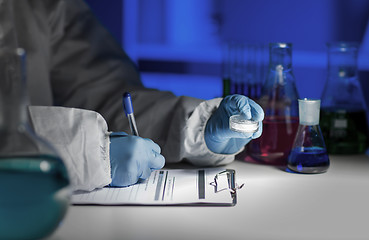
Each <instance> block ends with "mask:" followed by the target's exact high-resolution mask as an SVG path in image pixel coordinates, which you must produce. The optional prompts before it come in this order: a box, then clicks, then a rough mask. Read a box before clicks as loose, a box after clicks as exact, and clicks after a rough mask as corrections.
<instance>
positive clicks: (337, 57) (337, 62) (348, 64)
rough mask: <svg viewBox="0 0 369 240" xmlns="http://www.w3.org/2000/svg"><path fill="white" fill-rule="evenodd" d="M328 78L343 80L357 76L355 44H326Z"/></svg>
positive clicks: (356, 47) (356, 46)
mask: <svg viewBox="0 0 369 240" xmlns="http://www.w3.org/2000/svg"><path fill="white" fill-rule="evenodd" d="M327 47H328V76H329V78H330V79H332V78H333V79H345V78H353V77H355V76H357V74H358V73H357V56H358V48H359V44H357V43H345V42H338V43H328V44H327Z"/></svg>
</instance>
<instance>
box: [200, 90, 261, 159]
mask: <svg viewBox="0 0 369 240" xmlns="http://www.w3.org/2000/svg"><path fill="white" fill-rule="evenodd" d="M237 114H244V115H245V117H246V118H247V119H252V120H253V121H258V122H259V129H258V130H257V131H256V132H254V133H241V132H235V131H232V130H230V129H229V117H230V116H232V115H237ZM263 119H264V111H263V109H262V108H261V107H260V106H259V105H258V104H257V103H255V102H254V101H253V100H251V99H249V98H247V97H246V96H243V95H237V94H236V95H230V96H227V97H225V98H224V99H223V100H222V102H221V103H220V105H219V108H218V109H217V110H216V111H214V113H213V114H212V115H211V117H210V119H209V121H208V122H207V124H206V127H205V142H206V145H207V146H208V148H209V149H210V150H211V151H213V152H215V153H220V154H233V153H236V152H238V151H239V150H241V148H243V147H244V146H245V145H246V144H247V143H248V142H250V141H251V139H255V138H258V137H260V135H261V133H262V131H263V130H262V123H261V121H262V120H263Z"/></svg>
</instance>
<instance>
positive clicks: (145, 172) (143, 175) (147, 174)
mask: <svg viewBox="0 0 369 240" xmlns="http://www.w3.org/2000/svg"><path fill="white" fill-rule="evenodd" d="M151 172H152V171H151V169H150V168H145V169H143V170H142V172H141V174H140V176H139V179H147V178H148V177H150V175H151Z"/></svg>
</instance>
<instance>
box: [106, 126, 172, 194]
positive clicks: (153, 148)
mask: <svg viewBox="0 0 369 240" xmlns="http://www.w3.org/2000/svg"><path fill="white" fill-rule="evenodd" d="M160 151H161V149H160V147H159V145H157V144H156V143H154V142H153V141H152V140H150V139H147V138H141V137H138V136H132V135H128V134H126V133H124V132H115V133H112V134H111V135H110V167H111V177H112V182H111V184H110V185H111V186H116V187H126V186H129V185H132V184H135V183H137V182H138V181H139V180H140V179H146V178H148V177H149V176H150V174H151V172H152V171H154V170H157V169H160V168H162V167H163V166H164V164H165V159H164V156H163V155H161V154H160Z"/></svg>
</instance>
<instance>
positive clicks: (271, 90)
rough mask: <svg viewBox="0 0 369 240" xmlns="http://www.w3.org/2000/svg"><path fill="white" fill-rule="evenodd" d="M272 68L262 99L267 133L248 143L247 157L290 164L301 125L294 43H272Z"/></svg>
mask: <svg viewBox="0 0 369 240" xmlns="http://www.w3.org/2000/svg"><path fill="white" fill-rule="evenodd" d="M269 59H270V60H269V72H268V77H267V80H266V82H265V84H264V85H263V89H262V94H261V98H260V99H259V101H258V103H259V104H260V105H261V107H262V108H263V110H264V112H265V118H264V121H263V133H262V135H261V137H259V138H257V139H254V140H252V141H251V142H250V143H249V144H248V145H247V147H246V154H247V155H246V158H245V160H246V161H249V160H251V161H252V160H256V161H261V162H264V163H268V164H273V165H286V164H287V158H288V154H289V152H290V150H291V147H292V143H293V140H294V138H295V136H296V130H297V127H298V124H299V122H298V104H297V98H298V94H297V90H296V86H295V77H294V75H293V73H292V44H290V43H271V44H270V45H269Z"/></svg>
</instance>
